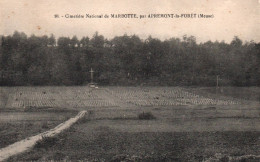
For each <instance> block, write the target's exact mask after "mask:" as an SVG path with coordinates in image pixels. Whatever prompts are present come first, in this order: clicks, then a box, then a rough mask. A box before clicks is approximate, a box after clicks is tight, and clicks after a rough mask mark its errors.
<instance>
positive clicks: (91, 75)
mask: <svg viewBox="0 0 260 162" xmlns="http://www.w3.org/2000/svg"><path fill="white" fill-rule="evenodd" d="M93 73H94V71H93V69H92V68H91V70H90V77H91V83H93Z"/></svg>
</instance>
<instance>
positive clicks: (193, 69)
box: [0, 31, 260, 86]
mask: <svg viewBox="0 0 260 162" xmlns="http://www.w3.org/2000/svg"><path fill="white" fill-rule="evenodd" d="M0 43H1V46H0V85H1V86H5V85H8V86H11V85H86V84H87V83H89V82H90V73H89V71H90V69H91V68H93V70H94V71H95V73H94V80H95V82H97V83H98V84H101V85H172V86H180V85H187V86H189V85H195V86H214V85H216V78H217V76H218V78H219V85H220V86H221V85H222V86H224V85H232V86H260V43H255V42H253V41H252V42H242V41H241V40H240V39H239V38H238V37H234V39H233V40H232V42H231V43H229V44H227V43H225V42H217V41H216V42H211V41H208V42H205V43H197V42H196V38H195V37H194V36H186V35H185V36H183V37H182V38H181V39H180V38H171V39H168V40H164V41H161V40H159V39H156V38H152V37H149V38H147V39H145V40H142V39H140V38H139V37H138V36H136V35H132V36H128V35H123V36H116V37H114V38H113V39H111V40H107V39H105V38H104V37H103V36H102V35H99V34H98V33H95V34H94V36H93V37H92V38H88V37H83V38H82V39H80V40H79V39H78V38H77V37H76V36H74V37H72V38H69V37H59V38H57V39H55V37H54V35H51V36H35V35H32V36H30V37H28V36H27V35H26V34H24V33H22V32H17V31H16V32H14V34H13V35H9V36H1V41H0Z"/></svg>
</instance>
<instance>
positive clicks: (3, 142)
mask: <svg viewBox="0 0 260 162" xmlns="http://www.w3.org/2000/svg"><path fill="white" fill-rule="evenodd" d="M76 113H77V112H73V111H69V112H1V114H0V137H1V138H0V148H3V147H5V146H7V145H10V144H12V143H14V142H17V141H19V140H22V139H25V138H27V137H30V136H33V135H37V134H39V133H41V132H44V131H47V130H49V129H51V128H54V127H56V126H57V125H59V124H60V123H62V122H63V121H65V120H67V119H69V118H70V117H72V116H74V115H75V114H76Z"/></svg>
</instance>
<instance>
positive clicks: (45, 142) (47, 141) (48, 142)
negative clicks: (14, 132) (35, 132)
mask: <svg viewBox="0 0 260 162" xmlns="http://www.w3.org/2000/svg"><path fill="white" fill-rule="evenodd" d="M58 140H59V139H58V138H57V137H48V136H42V139H41V140H39V141H37V142H36V144H35V146H34V147H35V148H45V149H47V148H49V147H51V146H53V145H55V144H56V143H57V142H58Z"/></svg>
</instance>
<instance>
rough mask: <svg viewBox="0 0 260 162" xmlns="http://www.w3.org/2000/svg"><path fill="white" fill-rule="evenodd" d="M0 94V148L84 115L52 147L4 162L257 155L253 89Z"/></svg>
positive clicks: (259, 139)
mask: <svg viewBox="0 0 260 162" xmlns="http://www.w3.org/2000/svg"><path fill="white" fill-rule="evenodd" d="M0 90H1V92H2V94H1V95H0V101H1V102H0V106H1V107H0V112H1V114H0V117H1V118H0V122H1V124H0V137H1V143H0V144H1V147H3V146H5V145H6V144H7V143H4V142H3V141H5V140H2V139H8V138H9V137H8V133H12V132H13V134H17V133H14V132H20V135H19V133H18V135H16V136H13V138H12V139H13V140H14V139H15V138H14V137H17V136H18V137H19V138H18V139H22V138H24V137H26V136H27V137H28V136H30V135H32V134H34V133H37V132H41V131H44V130H46V129H49V128H51V127H54V126H55V125H57V124H58V123H61V121H62V120H65V119H67V118H69V117H70V116H72V115H74V114H75V113H76V112H77V111H80V110H87V111H88V112H89V113H88V115H87V116H86V118H85V119H84V120H82V121H81V122H78V123H77V124H76V125H74V126H73V127H72V128H70V129H69V130H68V131H66V132H64V133H62V134H61V135H59V136H58V137H56V138H55V139H53V140H51V141H52V143H48V142H46V143H45V144H43V145H41V146H39V145H37V146H36V147H35V148H34V149H33V150H31V151H29V152H27V153H24V154H22V155H18V156H15V157H11V158H10V159H9V160H8V161H19V160H20V161H30V160H39V161H46V160H72V161H75V160H85V161H87V160H88V161H124V160H125V161H202V160H206V159H209V158H212V157H213V158H218V159H222V160H225V158H227V157H228V156H230V157H238V156H242V155H249V154H252V155H260V150H259V148H260V120H259V119H260V103H259V94H260V88H258V87H249V88H245V87H240V88H239V87H223V88H222V89H219V90H216V89H215V88H210V87H204V88H203V87H199V88H192V87H101V88H99V89H91V88H88V87H2V88H0ZM148 112H149V113H150V114H152V115H153V116H154V118H155V119H152V120H141V119H140V117H139V115H140V114H143V113H148ZM1 115H2V116H1ZM2 123H3V124H2ZM46 123H47V124H46ZM8 124H9V125H8ZM46 125H47V126H46ZM2 137H3V138H2ZM18 139H17V140H18ZM53 141H54V142H53ZM11 142H12V140H9V143H11ZM242 160H243V159H242ZM258 160H259V159H251V161H258ZM247 161H250V159H247Z"/></svg>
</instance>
